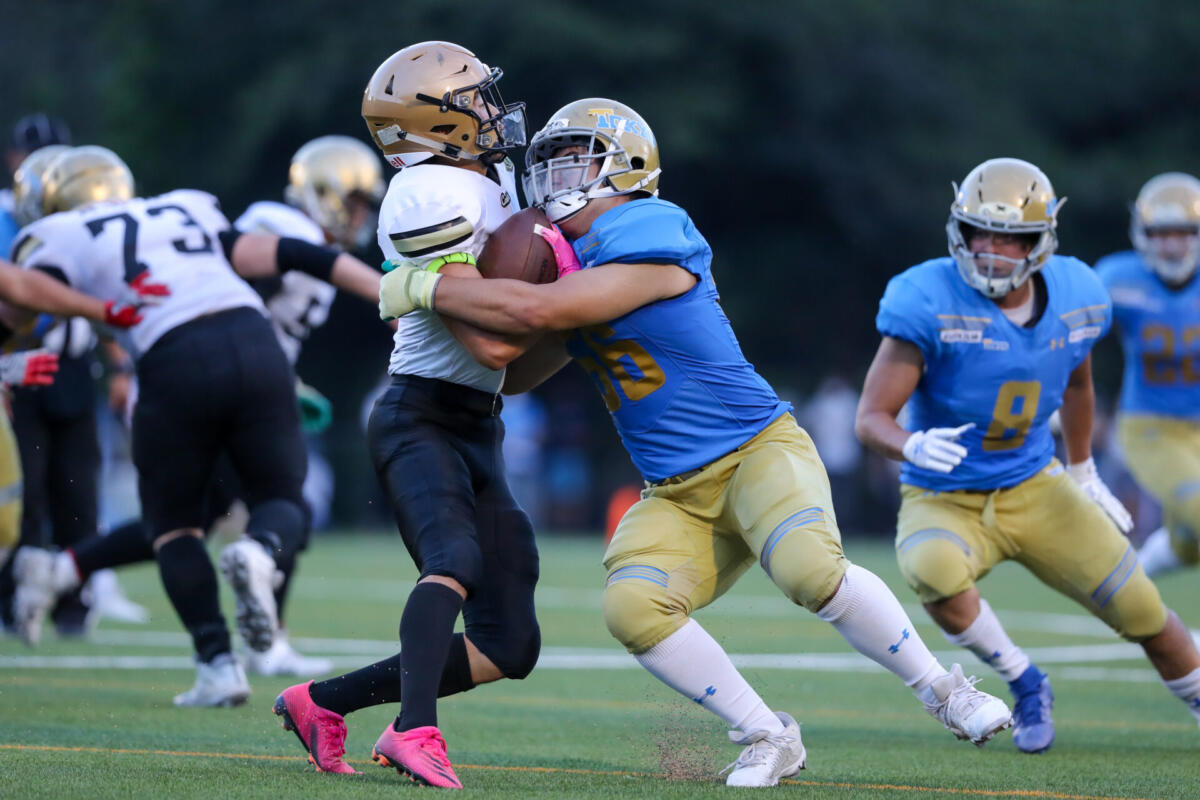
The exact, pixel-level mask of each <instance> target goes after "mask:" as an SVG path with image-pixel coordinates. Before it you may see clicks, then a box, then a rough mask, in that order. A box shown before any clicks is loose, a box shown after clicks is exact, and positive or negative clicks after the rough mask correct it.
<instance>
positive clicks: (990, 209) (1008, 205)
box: [946, 158, 1066, 298]
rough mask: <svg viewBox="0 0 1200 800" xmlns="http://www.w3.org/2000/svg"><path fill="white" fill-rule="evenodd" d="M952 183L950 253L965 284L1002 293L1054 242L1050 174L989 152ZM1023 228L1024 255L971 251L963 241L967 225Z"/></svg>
mask: <svg viewBox="0 0 1200 800" xmlns="http://www.w3.org/2000/svg"><path fill="white" fill-rule="evenodd" d="M951 185H952V186H954V202H953V203H951V204H950V219H949V221H948V222H947V223H946V238H947V240H948V241H949V244H950V255H952V256H953V257H954V260H955V262H956V263H957V264H958V271H959V274H960V275H962V279H963V280H964V281H966V282H967V284H968V285H969V286H971V287H972V288H974V289H977V290H978V291H980V292H982V293H983V294H984V295H985V296H987V297H991V298H997V297H1003V296H1004V295H1006V294H1008V293H1009V292H1011V291H1012V290H1013V289H1016V288H1017V287H1019V286H1021V285H1022V284H1023V283H1025V281H1027V280H1028V279H1029V276H1031V275H1032V274H1033V273H1034V272H1037V271H1038V270H1039V269H1041V268H1042V267H1043V266H1045V264H1046V262H1047V261H1048V260H1049V259H1050V256H1051V255H1053V254H1054V251H1055V250H1056V249H1057V248H1058V233H1057V232H1056V228H1057V226H1058V212H1059V209H1061V208H1062V205H1063V203H1065V202H1066V198H1065V197H1064V198H1063V199H1061V200H1060V199H1058V198H1057V197H1055V195H1054V187H1053V186H1051V185H1050V179H1049V178H1047V177H1046V174H1045V173H1044V172H1042V171H1041V170H1040V169H1038V168H1037V167H1035V166H1034V165H1033V164H1030V163H1029V162H1028V161H1022V160H1021V159H1019V158H993V159H991V160H989V161H985V162H983V163H982V164H980V165H979V166H977V167H975V169H973V170H971V171H970V172H969V173H967V177H965V178H963V182H962V185H961V186H959V185H957V184H951ZM973 228H977V229H980V230H983V231H990V232H992V233H1002V234H1017V235H1020V234H1027V235H1028V236H1029V238H1030V244H1031V245H1032V249H1030V251H1029V254H1028V255H1027V256H1025V258H1023V259H1014V258H1007V257H1005V256H1001V255H997V254H995V253H986V254H983V253H981V254H978V255H974V254H972V253H971V248H970V246H969V245H968V243H967V239H968V238H969V236H970V234H971V233H972V229H973Z"/></svg>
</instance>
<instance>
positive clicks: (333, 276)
mask: <svg viewBox="0 0 1200 800" xmlns="http://www.w3.org/2000/svg"><path fill="white" fill-rule="evenodd" d="M221 244H222V245H223V246H224V248H225V257H226V258H228V259H229V263H230V264H232V265H233V269H234V271H236V272H237V274H238V275H241V276H242V277H243V278H246V279H253V278H270V277H273V276H275V275H282V274H283V273H285V272H287V271H288V270H292V269H295V270H299V271H301V272H304V273H307V274H309V275H312V276H313V277H314V278H317V279H319V280H323V281H325V282H326V283H329V284H332V285H334V286H336V287H337V288H338V289H341V290H342V291H345V292H350V293H351V294H356V295H358V296H359V297H361V298H363V299H364V300H367V301H368V302H371V303H374V302H375V301H376V300H377V299H378V297H379V273H378V272H377V271H376V270H374V269H372V268H371V267H369V266H367V265H366V264H364V263H363V262H362V261H359V260H358V259H357V258H355V257H354V256H352V255H350V254H349V253H343V252H340V251H338V250H335V249H333V248H331V247H321V246H319V245H315V244H312V243H310V242H306V241H304V240H303V239H293V238H290V237H281V236H275V235H273V234H268V233H241V232H239V231H237V230H236V229H232V228H231V229H229V230H226V231H222V232H221Z"/></svg>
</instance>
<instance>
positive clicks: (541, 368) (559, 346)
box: [500, 333, 571, 394]
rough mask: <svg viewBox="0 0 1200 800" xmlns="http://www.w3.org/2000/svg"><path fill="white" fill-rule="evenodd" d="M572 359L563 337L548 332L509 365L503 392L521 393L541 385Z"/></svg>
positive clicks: (501, 388) (501, 389)
mask: <svg viewBox="0 0 1200 800" xmlns="http://www.w3.org/2000/svg"><path fill="white" fill-rule="evenodd" d="M570 361H571V356H570V355H569V354H568V353H567V348H566V347H565V346H564V345H563V341H562V337H561V336H559V335H558V334H557V333H548V334H546V335H544V336H542V337H541V338H540V339H538V341H537V343H536V344H535V345H533V346H532V347H531V348H529V350H528V351H527V352H526V353H525V354H524V355H522V356H521V357H520V358H518V359H516V360H515V361H513V362H512V363H511V364H509V365H508V371H507V372H506V373H504V385H503V386H502V387H500V391H501V392H502V393H503V394H521V393H522V392H528V391H529V390H530V389H532V388H534V387H535V386H539V385H541V384H542V383H543V382H544V381H546V380H547V379H548V378H550V376H551V375H553V374H554V373H556V372H558V371H559V370H560V369H562V368H563V367H565V366H566V365H567V364H568V363H569V362H570Z"/></svg>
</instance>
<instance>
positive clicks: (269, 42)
mask: <svg viewBox="0 0 1200 800" xmlns="http://www.w3.org/2000/svg"><path fill="white" fill-rule="evenodd" d="M0 8H2V9H3V11H2V14H0V18H2V19H3V20H4V23H3V28H2V29H0V74H2V75H3V80H0V120H7V121H8V123H7V124H11V122H12V121H15V119H16V118H17V117H19V116H20V115H21V114H23V113H26V112H28V111H31V110H45V111H47V112H50V113H54V114H58V115H60V116H62V117H64V118H65V119H66V120H67V121H68V122H69V124H70V125H71V127H72V128H73V131H74V134H75V140H76V142H77V143H97V144H103V145H105V146H108V147H110V148H112V149H114V150H115V151H116V152H118V153H119V154H121V155H122V156H123V157H124V158H125V160H126V161H127V162H128V163H129V164H130V166H131V167H132V169H133V171H134V174H135V175H136V176H137V178H138V180H139V183H140V188H141V191H142V193H144V194H155V193H158V192H161V191H166V190H169V189H174V188H178V187H185V186H186V187H195V188H203V189H206V190H209V191H212V192H214V193H215V194H217V195H218V196H219V197H220V198H221V199H222V202H223V204H224V205H225V208H226V210H227V212H228V214H229V215H230V216H231V217H233V216H235V215H236V214H237V213H240V211H241V209H243V208H244V207H245V206H246V205H247V204H248V203H250V202H252V201H254V200H259V199H278V198H279V197H280V196H281V191H282V187H283V184H284V182H285V179H286V171H287V166H288V162H289V160H290V157H291V155H292V153H294V152H295V150H296V149H297V148H298V147H299V146H300V145H301V144H303V143H304V142H306V141H308V140H309V139H311V138H313V137H316V136H320V135H324V134H329V133H342V134H348V135H353V136H358V137H360V138H364V139H365V138H366V133H365V130H364V126H363V123H362V120H361V118H360V116H359V103H360V99H361V92H362V87H363V85H364V84H365V82H366V79H367V78H368V77H369V76H370V75H371V73H372V72H373V70H374V68H375V67H376V66H377V65H378V63H379V62H380V61H382V60H383V59H384V58H385V57H386V56H387V55H389V54H390V53H392V52H393V51H395V50H397V49H399V48H401V47H403V46H406V45H408V44H411V43H413V42H417V41H421V40H425V39H448V40H451V41H455V42H458V43H460V44H463V45H465V46H467V47H469V48H471V49H472V50H474V51H475V52H476V53H477V54H478V55H479V56H480V57H481V58H482V59H483V60H484V61H485V62H488V63H490V64H494V65H500V66H502V67H503V68H504V70H505V78H504V80H503V82H502V84H501V88H502V90H503V92H504V94H505V98H506V99H507V100H510V101H511V100H516V99H524V100H526V101H527V103H528V113H529V119H530V126H531V129H536V128H537V127H538V126H540V124H541V123H542V122H543V121H544V120H545V119H546V118H547V117H548V116H549V115H550V113H551V112H552V111H553V110H554V109H556V108H557V107H559V106H560V105H562V104H564V103H565V102H567V101H569V100H572V99H576V98H578V97H583V96H611V97H614V98H618V99H620V100H622V101H624V102H627V103H629V104H630V105H632V106H633V107H634V108H636V109H638V110H639V111H640V112H641V113H642V114H643V116H644V117H645V118H646V119H647V120H648V122H649V123H650V125H651V126H652V127H653V128H654V130H655V132H656V134H657V137H658V141H659V145H660V149H661V153H662V164H663V179H662V183H661V190H662V196H663V197H665V198H667V199H669V200H672V201H675V202H677V203H679V204H681V205H683V206H684V207H685V208H687V209H688V210H689V211H690V212H691V214H692V215H693V217H694V219H695V220H696V223H697V225H698V226H699V228H700V230H701V231H702V232H704V234H705V235H706V236H707V237H708V239H709V240H710V242H711V243H712V245H713V247H714V250H715V252H716V257H715V260H714V272H715V275H716V278H717V281H718V285H719V286H720V287H721V289H722V300H723V303H724V305H725V307H726V310H727V312H728V314H729V316H730V318H731V319H732V321H733V324H734V327H735V329H736V330H737V332H738V335H739V337H740V339H741V342H742V345H743V349H744V350H745V351H746V354H747V356H748V357H749V358H750V360H751V361H752V362H754V363H755V364H756V365H757V366H758V367H759V369H760V371H761V372H763V374H764V375H765V376H766V377H767V378H768V379H769V380H771V381H772V382H773V383H774V384H775V385H776V386H778V387H780V388H781V389H784V390H785V391H787V392H789V393H794V394H796V395H799V394H801V393H805V392H808V391H811V390H812V389H813V388H814V387H815V386H816V385H817V383H818V381H819V380H820V379H821V377H822V376H825V375H827V374H830V373H834V372H837V373H842V374H844V375H846V376H847V377H848V378H849V379H850V380H851V381H852V382H854V383H855V384H857V383H858V382H860V381H861V377H862V375H863V374H864V373H865V370H866V366H867V364H868V363H869V361H870V358H871V355H872V353H873V351H874V348H875V346H876V344H877V340H878V337H877V335H876V333H875V330H874V326H873V317H874V312H875V307H876V303H877V301H878V298H879V296H880V294H881V293H882V291H883V287H884V285H885V284H886V282H887V279H888V278H889V277H890V276H891V275H893V274H895V273H896V272H898V271H900V270H902V269H904V268H906V267H907V266H909V265H911V264H913V263H916V262H918V261H921V260H924V259H926V258H931V257H934V256H939V255H942V254H944V253H945V250H946V244H945V236H944V230H943V228H944V223H945V219H946V213H947V209H948V206H949V203H950V199H951V191H950V182H951V181H952V180H961V178H962V177H963V175H965V174H966V172H967V171H968V170H969V169H970V168H971V167H972V166H974V165H975V164H976V163H978V162H980V161H982V160H984V159H986V158H989V157H994V156H1016V157H1020V158H1025V159H1027V160H1030V161H1032V162H1034V163H1036V164H1038V165H1039V166H1041V167H1042V168H1043V169H1044V170H1045V171H1046V172H1047V174H1048V175H1049V176H1050V178H1051V180H1052V181H1053V182H1054V185H1055V187H1056V189H1057V190H1058V193H1059V194H1060V196H1067V197H1069V198H1070V203H1069V204H1068V205H1067V206H1066V209H1065V210H1064V212H1063V215H1062V217H1061V218H1060V220H1061V226H1060V239H1061V245H1060V252H1064V253H1068V254H1072V255H1077V256H1079V257H1081V258H1083V259H1084V260H1086V261H1089V262H1093V261H1095V259H1097V258H1098V257H1099V256H1101V255H1102V254H1104V253H1106V252H1110V251H1113V250H1116V249H1124V248H1126V247H1128V240H1127V236H1126V230H1127V225H1128V205H1129V203H1130V202H1131V200H1132V199H1133V197H1134V196H1135V195H1136V193H1137V190H1138V188H1139V187H1140V186H1141V184H1142V183H1143V182H1144V181H1145V180H1146V179H1147V178H1149V177H1150V176H1152V175H1154V174H1156V173H1158V172H1162V171H1167V170H1182V171H1187V172H1192V173H1195V172H1197V171H1200V164H1198V163H1197V161H1198V159H1200V153H1198V152H1197V145H1196V141H1197V137H1198V134H1200V81H1198V80H1197V75H1200V6H1197V5H1196V4H1195V3H1190V2H1146V3H1128V2H1115V1H1114V0H1095V1H1094V2H1088V3H1074V2H1070V3H1069V2H1061V1H1060V2H1044V0H1040V1H1039V0H1008V1H1007V2H1003V3H1001V2H992V1H990V0H989V1H988V2H982V3H953V2H935V1H934V0H909V1H908V2H902V3H901V2H886V0H839V2H827V1H826V0H804V1H802V2H796V1H793V2H770V1H767V0H764V1H762V2H754V1H753V0H752V1H751V2H740V3H730V2H715V1H713V0H642V1H641V2H632V1H631V0H613V1H612V2H607V3H586V4H585V3H571V2H559V3H549V2H547V3H541V2H532V1H531V2H521V0H514V1H513V2H507V3H494V2H488V0H483V1H482V2H473V3H467V4H456V3H449V2H445V0H402V1H401V2H397V1H395V0H393V2H378V1H377V0H363V1H362V2H358V3H332V2H322V1H320V0H293V2H290V3H272V2H245V1H242V2H230V1H229V0H182V1H181V2H165V0H141V1H140V2H139V1H134V0H123V1H119V2H104V3H96V2H32V1H31V0H0ZM374 257H377V256H375V255H374V254H372V259H371V260H373V258H374ZM389 346H390V343H389V339H388V336H387V333H386V331H384V330H383V329H382V328H381V327H380V326H379V325H378V324H377V323H376V322H375V320H374V318H373V313H372V310H371V309H370V308H368V307H366V306H365V305H363V304H361V303H357V302H355V301H352V300H348V299H340V300H339V302H338V306H337V307H336V309H335V315H334V318H333V319H332V321H331V323H330V324H329V325H327V326H326V327H325V328H324V329H322V330H320V331H318V332H317V334H315V336H314V339H313V341H312V342H311V345H310V347H309V348H308V349H307V350H306V352H305V354H304V356H303V358H302V361H301V365H300V371H301V373H302V374H303V375H304V377H305V379H306V380H307V381H309V382H310V383H312V384H314V385H315V386H317V387H319V388H321V389H322V390H323V391H325V392H326V393H327V394H328V395H329V396H330V397H331V399H333V401H334V403H335V408H336V409H337V412H338V416H337V422H336V428H335V433H336V434H337V435H336V436H335V437H334V438H333V439H332V442H333V445H332V447H331V456H332V460H333V461H334V463H335V466H336V467H337V470H338V473H339V477H340V481H339V494H338V503H337V506H336V509H335V510H336V514H337V518H338V519H339V520H342V521H349V522H353V521H361V520H363V519H364V517H363V508H364V507H365V506H366V505H367V504H369V503H370V502H371V501H372V499H373V497H372V491H373V489H372V488H371V487H372V484H373V477H371V476H370V472H369V468H368V467H367V464H366V457H365V449H364V448H363V447H362V440H361V434H360V433H359V427H358V426H359V412H360V408H359V406H360V403H361V400H362V397H363V396H364V394H365V393H366V392H367V391H368V390H369V389H370V387H371V386H372V385H374V384H375V383H376V382H377V381H378V380H379V377H380V375H381V374H382V372H383V367H384V364H385V363H386V355H387V352H388V350H389ZM1097 361H1098V364H1097V370H1098V376H1099V381H1100V384H1101V389H1102V391H1103V393H1105V394H1107V395H1108V396H1110V397H1111V395H1112V394H1113V393H1114V391H1115V388H1116V381H1117V379H1118V375H1119V373H1118V362H1119V355H1118V354H1117V351H1116V349H1115V348H1114V347H1113V346H1112V345H1111V342H1109V343H1106V344H1105V345H1103V346H1102V349H1101V351H1100V354H1099V355H1098V357H1097ZM568 372H569V374H564V375H562V376H559V377H558V378H556V379H555V380H554V382H552V384H551V385H550V386H549V387H548V389H547V391H548V392H549V393H551V394H554V393H555V392H557V393H559V394H560V395H561V396H562V397H566V398H575V397H583V398H584V399H583V401H581V402H582V403H583V410H582V411H580V412H579V414H580V415H582V420H583V422H584V426H585V427H586V428H588V429H589V430H590V431H592V433H591V434H590V435H591V437H592V443H591V444H589V447H591V448H592V457H593V461H594V462H595V464H596V465H597V470H596V473H595V475H594V476H593V479H592V480H593V483H594V484H595V486H596V487H597V488H596V491H595V500H594V502H592V503H591V506H592V507H591V510H590V511H589V514H590V516H589V519H595V518H597V517H596V509H597V508H599V507H600V506H601V505H602V499H603V498H604V497H606V496H607V491H608V490H609V489H610V488H611V487H612V486H613V485H616V484H618V483H624V482H628V480H629V479H630V478H633V477H636V476H635V473H634V472H633V470H632V467H631V466H630V465H629V463H628V460H627V459H626V457H625V456H624V454H623V453H621V452H620V450H619V444H618V442H617V439H616V437H615V435H613V434H612V433H611V432H610V431H609V430H607V425H608V423H607V421H606V420H605V419H604V417H605V414H604V412H603V406H602V404H601V403H600V401H599V400H598V398H595V397H590V396H586V395H587V394H588V393H590V391H591V390H590V389H589V388H587V387H586V386H585V385H584V383H583V381H582V379H581V377H580V376H579V374H578V373H577V371H575V370H574V368H570V369H569V371H568ZM557 413H559V412H557V411H556V410H555V406H554V405H553V404H551V415H552V419H551V428H552V429H553V428H554V425H555V424H556V420H555V415H556V414H557Z"/></svg>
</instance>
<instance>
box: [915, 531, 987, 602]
mask: <svg viewBox="0 0 1200 800" xmlns="http://www.w3.org/2000/svg"><path fill="white" fill-rule="evenodd" d="M942 533H945V534H947V535H946V536H942V535H938V534H942ZM955 539H957V537H954V536H953V534H949V533H948V532H945V531H936V530H929V531H917V532H916V533H914V534H912V535H911V536H909V537H908V538H906V539H905V540H904V541H902V542H900V543H899V544H898V545H897V546H896V558H897V561H898V562H899V565H900V572H901V573H902V574H903V575H904V580H905V581H907V582H908V585H909V587H910V588H912V590H913V591H914V592H916V593H917V596H918V597H920V599H921V602H923V603H933V602H936V601H938V600H943V599H945V598H947V597H953V596H955V595H957V594H960V593H962V592H964V591H966V590H967V589H969V588H970V587H971V586H972V585H973V584H974V578H973V576H972V574H971V566H970V563H969V561H968V558H967V553H966V552H965V551H964V550H963V547H964V545H962V544H961V543H960V542H959V541H955Z"/></svg>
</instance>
